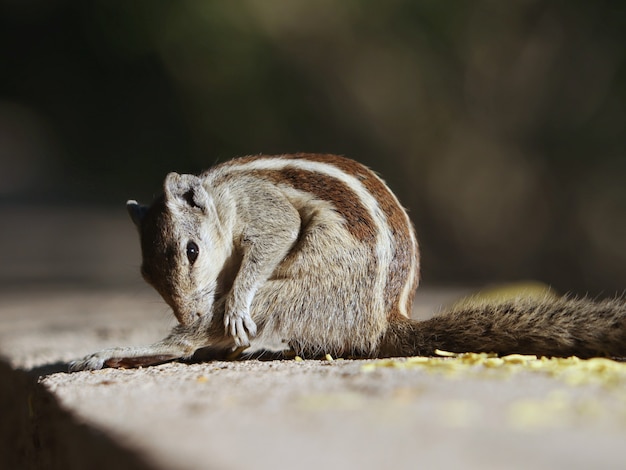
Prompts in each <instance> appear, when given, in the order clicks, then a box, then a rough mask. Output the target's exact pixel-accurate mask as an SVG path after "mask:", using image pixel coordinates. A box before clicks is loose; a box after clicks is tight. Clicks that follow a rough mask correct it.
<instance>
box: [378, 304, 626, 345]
mask: <svg viewBox="0 0 626 470" xmlns="http://www.w3.org/2000/svg"><path fill="white" fill-rule="evenodd" d="M435 349H441V350H445V351H452V352H457V353H460V352H493V353H498V354H501V355H504V354H513V353H519V354H536V355H537V356H562V357H566V356H574V355H575V356H579V357H593V356H610V357H626V302H625V301H624V299H613V300H603V301H597V302H596V301H592V300H589V299H568V298H559V299H554V298H546V299H543V300H538V299H532V298H529V299H516V300H510V301H504V302H497V303H491V304H489V303H476V304H473V305H472V304H470V305H467V304H464V305H461V306H459V307H456V308H454V309H452V310H450V311H448V312H445V313H442V314H439V315H437V316H435V317H433V318H431V319H429V320H425V321H414V320H408V319H405V318H396V319H394V320H392V321H391V322H390V325H389V328H388V330H387V332H386V334H385V335H384V337H383V340H382V341H381V345H380V349H379V354H378V355H379V356H380V357H389V356H416V355H422V356H429V355H433V354H434V353H435Z"/></svg>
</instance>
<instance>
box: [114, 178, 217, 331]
mask: <svg viewBox="0 0 626 470" xmlns="http://www.w3.org/2000/svg"><path fill="white" fill-rule="evenodd" d="M163 189H164V191H163V194H162V195H161V196H160V197H158V198H157V199H156V200H155V201H154V202H153V203H152V205H151V206H144V205H141V204H139V203H137V201H133V200H131V201H128V202H127V203H126V207H127V209H128V212H129V214H130V217H131V219H132V220H133V222H134V224H135V225H136V226H137V229H138V231H139V237H140V240H141V251H142V258H143V259H142V265H141V274H142V275H143V277H144V279H145V280H146V281H147V282H148V283H149V284H151V285H152V286H153V287H154V288H155V289H156V290H157V291H158V292H159V293H160V294H161V296H162V297H163V299H164V300H165V301H166V302H167V303H168V304H169V305H170V306H171V307H172V309H173V310H174V314H175V315H176V318H177V319H178V321H179V322H180V323H182V324H188V323H190V322H192V321H193V320H194V319H196V318H197V317H199V316H203V315H206V314H209V313H210V310H211V307H212V304H213V300H214V296H215V290H216V287H217V286H216V281H215V279H216V277H217V276H216V275H215V273H214V272H213V271H214V270H215V269H216V268H218V266H219V264H221V263H220V261H222V260H220V259H217V258H220V254H221V252H223V251H224V250H223V249H222V244H223V237H222V236H221V230H220V227H219V217H218V216H217V214H216V211H215V207H214V203H213V200H212V198H211V197H210V196H209V194H208V193H207V191H206V189H205V188H204V187H203V185H202V180H201V179H200V178H199V177H197V176H193V175H179V174H177V173H169V174H168V175H167V177H166V178H165V183H164V188H163Z"/></svg>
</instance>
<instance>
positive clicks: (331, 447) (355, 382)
mask: <svg viewBox="0 0 626 470" xmlns="http://www.w3.org/2000/svg"><path fill="white" fill-rule="evenodd" d="M458 295H459V292H458V291H457V290H451V291H448V290H433V289H428V288H426V289H423V290H422V292H420V293H419V294H418V298H417V304H418V309H417V312H416V315H418V316H427V315H429V314H430V313H432V311H434V310H436V309H437V308H438V306H439V305H441V304H443V303H446V302H449V301H450V300H452V299H454V298H456V297H457V296H458ZM171 324H172V319H171V318H170V316H169V314H168V310H167V308H166V306H165V305H164V304H163V303H162V302H161V301H160V299H159V298H158V297H157V296H156V294H154V293H152V292H151V291H150V290H148V289H147V288H143V287H138V288H137V289H134V288H133V290H132V291H128V290H126V291H125V290H120V289H114V290H104V291H97V290H91V291H90V290H88V289H85V288H84V287H81V288H80V289H75V290H74V289H61V288H50V289H49V290H40V291H35V292H33V291H29V292H10V291H6V292H4V293H3V294H2V296H1V298H0V356H2V362H0V406H1V407H2V408H1V411H2V420H1V424H0V456H1V458H2V460H0V467H1V468H9V469H12V468H46V469H57V468H58V469H61V468H63V469H73V468H77V469H78V468H122V469H123V468H129V469H130V468H139V469H144V468H145V469H181V470H184V469H205V468H206V469H245V468H259V469H265V468H267V469H270V468H294V467H295V468H303V469H308V468H311V469H313V468H346V469H350V468H359V469H379V468H395V469H409V468H424V469H431V468H432V469H437V468H469V469H474V468H476V469H478V468H480V469H492V468H493V469H502V468H512V469H517V468H519V469H522V468H534V469H541V468H546V469H548V468H550V469H555V468H567V469H578V468H580V469H589V468H603V469H610V468H625V467H626V457H624V452H623V450H622V446H623V443H624V440H625V438H626V398H625V396H626V395H625V394H624V392H623V390H624V385H626V383H618V384H617V385H615V384H613V385H615V386H611V387H607V386H604V385H602V384H594V383H590V384H581V385H577V386H573V385H568V384H567V383H565V382H564V381H563V380H561V379H559V378H556V377H551V376H549V375H546V374H540V373H532V372H526V373H521V374H516V375H512V376H505V375H498V374H496V375H489V374H483V373H479V372H477V373H473V372H472V373H463V374H453V375H451V376H448V375H447V374H442V373H432V372H430V371H429V370H427V369H421V368H416V369H404V368H383V367H381V368H375V369H374V370H371V371H367V370H365V369H366V368H364V367H363V366H364V365H365V364H369V362H368V361H350V360H345V361H343V360H335V361H303V362H297V361H295V360H285V361H259V360H248V361H237V362H221V361H214V362H206V363H192V364H186V363H169V364H163V365H160V366H155V367H149V368H144V369H137V370H117V369H106V370H102V371H96V372H80V373H75V374H67V373H65V372H64V370H65V367H66V362H67V361H69V360H71V359H73V358H76V357H80V356H82V355H84V354H86V353H89V352H93V351H96V350H98V349H100V348H103V347H108V346H114V345H125V344H138V343H144V342H150V341H153V340H155V339H158V338H159V337H160V336H161V335H162V334H164V333H165V332H166V331H167V329H168V328H169V326H170V325H171ZM555 397H556V398H555ZM520 413H521V416H520ZM526 414H528V416H526Z"/></svg>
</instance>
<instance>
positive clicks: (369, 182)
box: [71, 154, 626, 370]
mask: <svg viewBox="0 0 626 470" xmlns="http://www.w3.org/2000/svg"><path fill="white" fill-rule="evenodd" d="M128 208H129V212H130V213H131V217H132V219H133V221H134V222H135V224H136V225H137V227H138V230H139V234H140V239H141V246H142V253H143V264H142V273H143V275H144V277H145V279H146V280H147V281H148V282H149V283H151V284H152V285H153V286H154V287H155V288H156V289H157V290H158V291H159V293H160V294H161V295H162V296H163V298H164V299H165V301H166V302H167V303H168V304H169V305H170V306H171V307H172V309H173V311H174V314H175V315H176V317H177V319H178V320H179V322H180V325H179V326H177V327H176V328H175V329H174V330H173V331H172V333H171V334H170V335H169V336H168V337H167V338H165V339H164V340H162V341H160V342H158V343H155V344H153V345H151V346H146V347H135V348H114V349H111V350H105V351H102V352H100V353H96V354H93V355H91V356H88V357H86V358H84V359H83V360H81V361H76V362H75V363H73V364H72V366H71V368H72V370H81V369H97V368H100V367H103V366H104V365H109V366H118V365H124V366H135V365H142V364H151V363H156V362H161V361H163V360H167V359H172V358H179V357H188V356H190V355H191V354H193V353H194V351H196V350H197V349H199V348H204V347H212V348H216V349H229V348H233V347H235V346H242V345H243V346H247V345H249V343H250V340H253V339H254V338H256V340H258V341H266V340H270V339H271V340H276V339H278V340H282V341H284V342H285V343H286V344H287V345H289V347H291V348H292V349H294V350H295V352H297V353H298V354H300V355H304V356H307V357H314V356H317V355H319V354H325V353H329V354H332V355H334V356H360V357H380V356H398V355H415V354H424V355H429V354H433V353H434V351H435V349H437V348H439V349H446V350H452V351H456V352H463V351H489V352H498V353H509V352H511V353H512V352H523V353H533V354H540V355H541V354H547V355H570V354H581V355H585V356H590V355H613V356H626V323H625V318H626V311H625V310H626V309H625V308H624V302H623V301H619V300H616V301H612V302H600V303H595V302H592V301H590V300H585V299H583V300H567V299H559V300H554V299H548V298H546V299H545V300H531V299H519V300H517V301H514V302H509V303H493V304H476V305H470V306H467V305H465V306H464V307H462V308H458V309H455V310H452V311H450V312H447V313H443V314H441V315H439V316H437V317H435V318H433V319H431V320H427V321H424V322H416V321H413V320H410V319H409V318H408V317H409V316H410V312H411V306H412V302H413V296H414V293H415V289H416V288H417V284H418V280H419V254H418V246H417V240H416V237H415V233H414V229H413V226H412V225H411V222H410V221H409V218H408V216H407V213H406V211H405V210H404V209H403V208H402V206H401V205H400V203H399V202H398V200H397V199H396V197H395V196H394V195H393V193H392V192H391V191H390V190H389V188H388V187H387V186H386V185H385V184H384V182H383V181H382V180H381V179H380V178H379V177H378V176H377V175H375V174H374V173H373V172H372V171H370V170H369V169H367V168H366V167H364V166H363V165H360V164H358V163H356V162H355V161H353V160H349V159H346V158H342V157H338V156H334V155H317V154H298V155H280V156H254V157H245V158H241V159H235V160H231V161H229V162H225V163H223V164H221V165H218V166H215V167H213V168H211V169H210V170H208V171H207V172H205V173H204V174H202V175H200V176H193V175H178V174H176V173H170V174H169V175H168V176H167V178H166V180H165V183H164V193H163V195H162V196H161V197H159V198H157V199H156V200H155V202H154V203H153V204H152V205H151V206H150V207H149V208H147V207H144V206H140V205H139V204H137V203H136V202H134V201H129V204H128ZM190 241H193V242H194V243H196V244H197V245H198V247H199V256H198V258H197V260H195V262H194V263H193V265H192V264H191V263H190V262H189V260H188V259H187V255H186V246H187V244H188V243H189V242H190Z"/></svg>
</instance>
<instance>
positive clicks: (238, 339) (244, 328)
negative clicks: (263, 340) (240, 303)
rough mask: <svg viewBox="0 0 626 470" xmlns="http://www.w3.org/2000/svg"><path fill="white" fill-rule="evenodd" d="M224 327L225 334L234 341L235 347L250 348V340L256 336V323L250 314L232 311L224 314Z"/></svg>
mask: <svg viewBox="0 0 626 470" xmlns="http://www.w3.org/2000/svg"><path fill="white" fill-rule="evenodd" d="M224 327H225V328H226V334H230V335H231V336H232V337H233V339H234V340H235V345H236V346H239V347H240V346H250V339H249V338H248V335H250V337H251V338H254V337H255V336H256V323H254V321H253V320H252V317H251V316H250V313H248V312H247V311H246V312H241V311H238V310H233V311H230V312H226V313H225V314H224Z"/></svg>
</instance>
